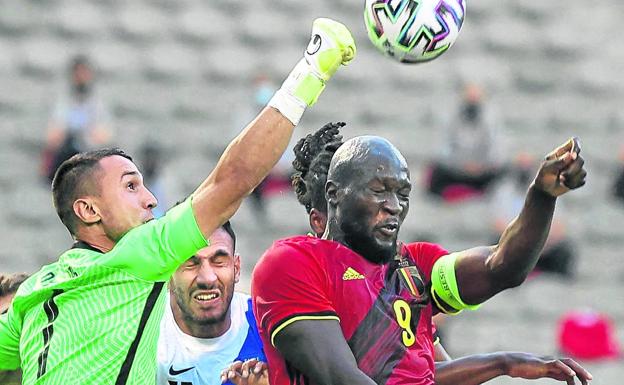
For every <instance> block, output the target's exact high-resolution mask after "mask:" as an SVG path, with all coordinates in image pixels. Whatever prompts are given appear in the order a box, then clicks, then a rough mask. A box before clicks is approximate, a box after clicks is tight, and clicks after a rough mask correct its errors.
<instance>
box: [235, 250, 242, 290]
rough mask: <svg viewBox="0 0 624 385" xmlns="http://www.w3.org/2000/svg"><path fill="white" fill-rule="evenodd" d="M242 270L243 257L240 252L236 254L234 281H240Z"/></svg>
mask: <svg viewBox="0 0 624 385" xmlns="http://www.w3.org/2000/svg"><path fill="white" fill-rule="evenodd" d="M240 270H241V257H240V255H239V254H234V283H238V281H239V280H240Z"/></svg>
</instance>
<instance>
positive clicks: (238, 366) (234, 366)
mask: <svg viewBox="0 0 624 385" xmlns="http://www.w3.org/2000/svg"><path fill="white" fill-rule="evenodd" d="M242 367H243V362H242V361H234V362H232V363H231V364H230V366H229V367H227V368H225V369H223V371H222V372H221V383H222V384H223V383H225V382H227V381H228V380H230V381H233V380H234V379H235V378H236V377H237V375H238V376H240V373H241V371H242Z"/></svg>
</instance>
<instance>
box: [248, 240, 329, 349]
mask: <svg viewBox="0 0 624 385" xmlns="http://www.w3.org/2000/svg"><path fill="white" fill-rule="evenodd" d="M251 288H252V298H253V303H254V311H255V314H256V317H257V320H258V324H259V326H260V328H261V329H262V330H263V331H264V333H265V335H267V336H269V337H270V341H271V344H272V345H273V346H275V336H276V335H277V334H278V333H279V332H280V331H281V330H283V329H284V328H285V327H287V326H288V325H290V324H292V323H294V322H297V321H301V320H327V319H333V320H339V319H338V316H337V315H336V310H335V309H334V307H333V305H332V303H331V300H330V293H329V290H330V285H329V278H328V277H327V273H326V271H325V269H324V267H323V265H322V262H321V259H320V258H317V257H315V255H313V254H312V250H311V249H310V248H305V247H293V246H292V245H284V244H281V245H277V246H274V247H273V248H271V249H270V250H269V251H267V252H266V253H265V255H264V256H263V257H262V259H261V261H260V262H259V264H258V265H257V266H256V269H255V270H254V273H253V277H252V284H251Z"/></svg>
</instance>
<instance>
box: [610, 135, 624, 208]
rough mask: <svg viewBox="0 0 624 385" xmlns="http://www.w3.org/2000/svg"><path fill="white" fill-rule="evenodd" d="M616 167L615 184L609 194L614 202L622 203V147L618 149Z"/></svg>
mask: <svg viewBox="0 0 624 385" xmlns="http://www.w3.org/2000/svg"><path fill="white" fill-rule="evenodd" d="M617 167H618V169H617V174H616V177H615V182H614V183H613V186H612V187H611V193H612V195H613V197H614V198H615V199H616V200H618V201H619V202H621V203H624V146H622V147H621V148H620V154H619V162H618V165H617Z"/></svg>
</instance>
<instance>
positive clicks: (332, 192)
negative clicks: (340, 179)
mask: <svg viewBox="0 0 624 385" xmlns="http://www.w3.org/2000/svg"><path fill="white" fill-rule="evenodd" d="M325 198H326V199H327V206H331V207H335V206H336V205H337V204H338V185H337V184H336V182H334V181H332V180H328V181H327V183H326V184H325Z"/></svg>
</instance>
